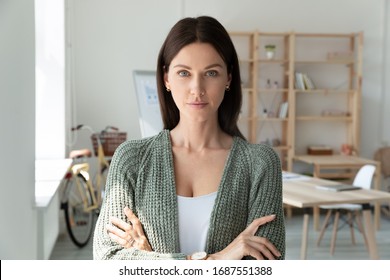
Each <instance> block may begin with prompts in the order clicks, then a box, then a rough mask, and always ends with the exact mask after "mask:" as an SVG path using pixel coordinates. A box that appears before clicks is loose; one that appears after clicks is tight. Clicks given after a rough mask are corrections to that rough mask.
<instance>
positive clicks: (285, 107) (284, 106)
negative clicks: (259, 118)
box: [279, 101, 288, 119]
mask: <svg viewBox="0 0 390 280" xmlns="http://www.w3.org/2000/svg"><path fill="white" fill-rule="evenodd" d="M287 111H288V102H287V101H286V102H282V103H281V104H280V107H279V118H282V119H283V118H287Z"/></svg>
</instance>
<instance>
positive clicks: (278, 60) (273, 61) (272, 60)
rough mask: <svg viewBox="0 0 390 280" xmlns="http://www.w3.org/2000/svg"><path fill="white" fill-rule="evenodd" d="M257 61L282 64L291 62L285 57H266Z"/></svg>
mask: <svg viewBox="0 0 390 280" xmlns="http://www.w3.org/2000/svg"><path fill="white" fill-rule="evenodd" d="M257 61H258V62H260V63H269V64H281V65H284V64H288V63H289V61H288V60H284V59H266V58H264V59H258V60H257Z"/></svg>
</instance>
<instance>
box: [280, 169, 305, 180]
mask: <svg viewBox="0 0 390 280" xmlns="http://www.w3.org/2000/svg"><path fill="white" fill-rule="evenodd" d="M282 179H283V181H307V180H310V177H308V176H304V175H301V174H297V173H291V172H285V171H283V173H282Z"/></svg>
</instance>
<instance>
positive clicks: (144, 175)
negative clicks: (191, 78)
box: [93, 130, 285, 260]
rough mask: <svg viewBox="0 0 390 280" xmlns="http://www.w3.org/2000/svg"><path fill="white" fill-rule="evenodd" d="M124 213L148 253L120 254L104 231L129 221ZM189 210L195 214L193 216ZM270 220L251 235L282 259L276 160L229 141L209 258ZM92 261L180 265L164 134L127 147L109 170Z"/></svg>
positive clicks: (267, 150)
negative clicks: (138, 227)
mask: <svg viewBox="0 0 390 280" xmlns="http://www.w3.org/2000/svg"><path fill="white" fill-rule="evenodd" d="M125 206H128V207H129V208H130V209H132V211H133V212H134V214H135V215H136V216H137V217H138V218H139V219H140V221H141V223H142V225H143V227H144V232H145V234H146V237H147V238H148V240H149V242H150V245H151V247H152V249H153V252H146V251H142V250H138V249H135V248H129V249H126V248H123V247H122V246H120V245H118V244H117V243H115V242H113V241H111V239H110V237H109V236H108V234H107V231H106V229H105V227H106V225H107V224H108V223H109V217H110V216H115V217H118V218H120V219H123V220H125V221H128V219H127V218H126V216H125V215H124V213H123V209H124V207H125ZM196 212H197V211H196V209H194V215H196ZM270 214H276V218H275V220H273V221H272V222H270V223H267V224H266V225H264V226H261V227H260V228H259V230H258V231H257V233H256V235H258V236H263V237H266V238H267V239H269V240H270V241H271V242H272V243H273V244H274V245H275V246H276V247H277V248H278V250H279V251H280V252H281V254H282V256H281V257H279V259H284V257H285V226H284V212H283V202H282V173H281V166H280V160H279V157H278V155H277V154H276V153H275V152H274V150H273V149H272V148H271V147H269V146H267V145H263V144H250V143H248V142H247V141H245V140H243V139H242V138H239V137H234V139H233V145H232V148H231V150H230V153H229V156H228V159H227V162H226V165H225V167H224V171H223V175H222V179H221V182H220V185H219V188H218V193H217V197H216V200H215V204H214V207H213V210H212V213H211V218H210V226H209V230H208V235H207V241H206V251H207V253H209V254H212V253H215V252H219V251H221V250H222V249H224V248H226V246H227V245H228V244H229V243H231V242H232V241H233V240H234V239H235V238H236V237H237V236H238V235H239V234H240V233H241V232H242V231H243V230H244V229H245V228H246V227H247V226H248V225H249V224H250V223H251V222H252V221H253V220H254V219H255V218H258V217H262V216H266V215H270ZM93 257H94V259H99V260H100V259H121V260H129V259H131V260H151V259H179V260H180V259H185V258H186V255H185V254H183V253H180V245H179V229H178V205H177V196H176V187H175V177H174V168H173V155H172V143H171V140H170V132H169V130H163V131H162V132H160V133H159V134H158V135H156V136H153V137H150V138H145V139H141V140H131V141H126V142H125V143H123V144H121V146H119V147H118V149H117V150H116V151H115V154H114V156H113V158H112V161H111V164H110V170H109V174H108V178H107V183H106V192H105V197H104V201H103V205H102V208H101V211H100V214H99V218H98V220H97V223H96V228H95V232H94V238H93Z"/></svg>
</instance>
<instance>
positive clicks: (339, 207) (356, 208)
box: [317, 164, 375, 255]
mask: <svg viewBox="0 0 390 280" xmlns="http://www.w3.org/2000/svg"><path fill="white" fill-rule="evenodd" d="M374 173H375V166H374V165H370V164H367V165H364V166H362V167H361V168H360V169H359V171H358V173H357V174H356V176H355V178H354V180H353V183H352V185H354V186H358V187H361V188H364V189H370V188H371V184H372V180H373V177H374ZM320 208H321V209H327V210H328V211H327V213H326V217H325V220H324V223H323V225H322V228H321V231H320V235H319V237H318V240H317V246H319V245H320V242H321V240H322V237H323V235H324V233H325V230H326V229H327V227H328V226H329V224H330V217H331V215H332V213H333V212H334V213H335V215H334V222H333V233H332V240H331V244H330V253H331V254H332V255H333V254H334V249H335V246H336V237H337V231H338V223H339V219H340V214H341V212H342V211H346V214H347V220H346V222H347V223H348V224H349V227H350V231H351V240H352V244H355V235H354V230H353V227H354V220H356V224H357V226H358V229H359V231H360V232H361V233H362V235H363V238H364V242H365V244H366V247H367V237H366V235H365V233H364V229H363V224H362V220H361V211H362V205H361V204H335V205H321V206H320ZM354 218H355V219H354Z"/></svg>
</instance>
